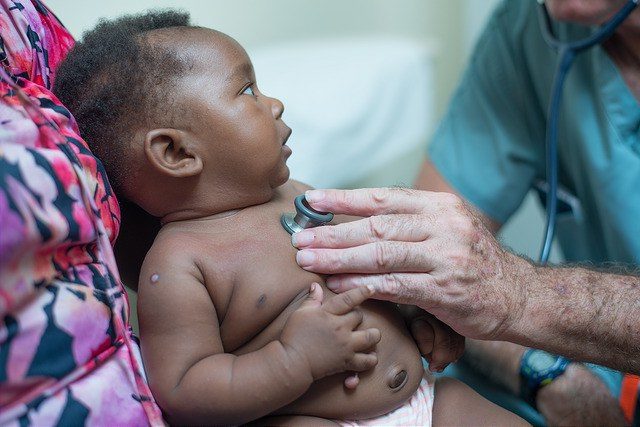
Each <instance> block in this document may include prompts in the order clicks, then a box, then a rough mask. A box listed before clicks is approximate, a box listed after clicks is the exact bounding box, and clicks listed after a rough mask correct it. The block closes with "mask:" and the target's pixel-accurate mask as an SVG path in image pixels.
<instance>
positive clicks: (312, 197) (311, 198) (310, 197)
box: [304, 190, 324, 203]
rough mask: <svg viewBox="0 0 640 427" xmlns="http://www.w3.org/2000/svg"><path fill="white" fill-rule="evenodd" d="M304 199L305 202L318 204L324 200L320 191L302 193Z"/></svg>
mask: <svg viewBox="0 0 640 427" xmlns="http://www.w3.org/2000/svg"><path fill="white" fill-rule="evenodd" d="M304 198H305V199H307V202H311V203H313V202H319V201H321V200H324V191H322V190H307V191H306V192H305V193H304Z"/></svg>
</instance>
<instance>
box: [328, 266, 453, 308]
mask: <svg viewBox="0 0 640 427" xmlns="http://www.w3.org/2000/svg"><path fill="white" fill-rule="evenodd" d="M326 284H327V287H328V288H329V289H331V290H332V291H334V292H337V293H340V292H347V291H350V290H352V289H354V288H356V289H357V288H361V287H370V288H372V289H373V296H372V297H371V298H374V299H379V300H385V301H392V302H395V303H398V304H409V305H416V306H418V307H420V308H422V309H423V310H425V311H429V310H431V309H434V308H437V307H440V306H441V305H442V300H443V298H444V292H443V289H441V288H440V286H439V285H438V283H437V282H436V280H435V278H434V277H433V276H431V275H430V274H429V273H387V274H339V275H335V276H331V277H329V278H328V279H327V283H326Z"/></svg>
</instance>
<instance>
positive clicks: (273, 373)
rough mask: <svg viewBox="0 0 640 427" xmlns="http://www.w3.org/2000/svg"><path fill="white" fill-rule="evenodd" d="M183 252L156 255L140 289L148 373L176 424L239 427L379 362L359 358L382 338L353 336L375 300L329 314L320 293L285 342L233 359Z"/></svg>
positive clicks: (298, 315) (353, 299)
mask: <svg viewBox="0 0 640 427" xmlns="http://www.w3.org/2000/svg"><path fill="white" fill-rule="evenodd" d="M181 249H182V250H181ZM185 249H186V248H179V247H178V248H175V247H172V248H166V247H165V248H164V250H163V248H158V247H156V246H155V245H154V248H152V250H151V251H150V253H149V254H148V255H147V258H146V259H145V262H144V265H143V267H142V272H141V276H140V277H141V279H140V283H139V289H138V291H139V300H138V312H139V319H140V332H141V338H142V350H143V357H144V362H145V367H146V369H147V372H148V375H149V381H150V383H151V387H152V391H153V393H154V396H155V398H156V400H157V401H158V403H159V404H160V406H161V407H162V409H163V410H164V411H165V414H166V415H167V416H168V418H169V421H170V422H172V423H179V424H185V423H186V424H241V423H244V422H247V421H250V420H253V419H256V418H259V417H262V416H264V415H267V414H269V413H271V412H273V411H274V410H276V409H278V408H281V407H283V406H285V405H286V404H288V403H290V402H292V401H293V400H295V399H296V398H298V397H299V396H301V395H302V394H303V393H304V392H305V391H306V390H307V389H308V388H309V386H310V385H311V383H312V382H313V381H315V380H317V379H320V378H322V377H324V376H326V375H330V374H333V373H337V372H342V371H345V370H355V371H362V370H365V369H369V368H371V367H373V366H374V365H375V363H376V362H377V359H376V357H375V355H371V354H365V353H361V352H364V351H366V350H368V349H370V348H372V347H373V346H374V345H375V343H377V342H378V341H379V339H380V333H379V331H378V330H366V331H354V329H356V328H357V326H358V324H359V323H360V321H361V316H362V314H361V313H358V312H356V311H352V308H353V307H355V306H357V305H359V304H360V303H361V302H362V301H364V300H365V299H366V298H367V297H368V296H369V295H370V294H371V291H369V290H364V291H361V292H359V293H357V294H356V293H354V294H351V295H349V296H347V297H346V298H337V297H336V298H332V299H331V300H329V301H327V302H326V303H324V304H321V301H322V289H321V287H320V286H318V285H316V286H315V289H314V291H313V292H312V294H311V297H310V298H309V299H308V300H307V301H305V302H304V304H303V305H302V306H301V307H300V308H299V309H298V310H296V311H295V312H294V313H293V314H292V315H291V316H290V318H289V320H288V321H287V324H286V325H285V328H284V329H283V332H282V334H281V338H280V340H278V341H273V342H271V343H269V344H267V345H266V346H264V347H263V348H261V349H260V350H258V351H255V352H252V353H248V354H245V355H241V356H235V355H233V354H228V353H225V352H224V348H223V345H222V341H221V338H220V330H219V322H218V317H217V314H216V309H215V306H214V304H213V302H212V300H211V296H210V295H209V293H208V291H207V288H206V287H205V286H204V285H203V283H204V278H203V277H202V275H201V273H200V271H199V269H198V267H197V266H196V265H195V264H194V263H193V261H192V260H191V258H190V257H189V256H188V255H187V252H188V251H186V250H185ZM154 275H157V276H154ZM210 289H213V288H211V287H210ZM342 295H346V294H342ZM318 342H321V343H323V346H322V347H321V348H318V346H317V345H315V344H317V343H318ZM325 349H326V351H325ZM336 353H341V354H339V355H336Z"/></svg>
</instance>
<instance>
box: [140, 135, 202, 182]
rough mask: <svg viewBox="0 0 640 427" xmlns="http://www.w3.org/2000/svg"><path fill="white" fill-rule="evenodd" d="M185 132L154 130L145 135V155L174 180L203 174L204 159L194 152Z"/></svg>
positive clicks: (159, 169)
mask: <svg viewBox="0 0 640 427" xmlns="http://www.w3.org/2000/svg"><path fill="white" fill-rule="evenodd" d="M188 142H189V140H188V138H187V136H186V135H185V134H184V132H182V131H179V130H177V129H169V128H167V129H153V130H151V131H149V132H147V134H146V135H145V138H144V153H145V155H146V156H147V160H149V162H150V163H151V164H152V165H153V167H155V168H156V169H157V170H158V171H159V172H161V173H163V174H165V175H169V176H172V177H174V178H187V177H191V176H196V175H198V174H200V173H201V172H202V159H201V158H200V156H199V155H198V154H197V153H196V152H195V151H194V150H192V147H190V144H189V143H188Z"/></svg>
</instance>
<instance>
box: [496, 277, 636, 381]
mask: <svg viewBox="0 0 640 427" xmlns="http://www.w3.org/2000/svg"><path fill="white" fill-rule="evenodd" d="M536 270H537V274H536V275H535V276H533V277H532V278H531V282H529V283H527V284H526V288H527V289H526V301H525V304H524V308H523V310H522V316H521V317H520V319H519V321H518V322H517V323H516V324H514V325H513V327H511V328H509V330H508V331H505V336H504V337H501V339H503V340H508V341H512V342H517V343H520V344H522V345H526V346H529V347H534V348H542V349H545V350H548V351H550V352H552V353H557V354H562V355H565V356H567V357H569V358H571V359H573V360H576V361H588V362H594V363H598V364H601V365H605V366H609V367H612V368H615V369H617V370H620V371H623V372H633V373H640V277H636V276H625V275H619V274H609V273H601V272H596V271H591V270H588V269H584V268H547V267H536Z"/></svg>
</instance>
